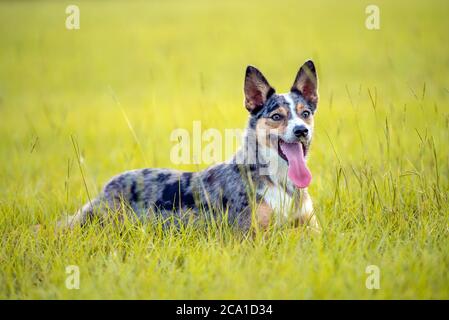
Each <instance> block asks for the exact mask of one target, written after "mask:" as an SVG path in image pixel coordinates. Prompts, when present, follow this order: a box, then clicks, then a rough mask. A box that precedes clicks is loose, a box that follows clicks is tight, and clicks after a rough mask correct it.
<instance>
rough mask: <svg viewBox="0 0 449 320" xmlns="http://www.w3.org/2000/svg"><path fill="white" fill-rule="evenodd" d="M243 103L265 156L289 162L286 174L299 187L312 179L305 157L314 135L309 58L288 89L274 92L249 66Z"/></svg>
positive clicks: (314, 84) (315, 93)
mask: <svg viewBox="0 0 449 320" xmlns="http://www.w3.org/2000/svg"><path fill="white" fill-rule="evenodd" d="M244 91H245V106H246V108H247V109H248V111H249V112H250V129H252V130H254V132H255V133H256V137H257V143H258V146H259V148H261V149H263V153H265V160H266V161H269V162H273V161H277V163H279V164H281V165H282V164H284V165H285V164H287V165H288V176H289V178H290V180H292V182H293V183H294V184H295V185H296V186H297V187H298V188H305V187H307V186H308V185H309V183H310V180H311V174H310V171H309V170H308V169H307V166H306V164H305V159H306V157H307V155H308V152H309V148H310V143H311V141H312V135H313V116H314V114H315V112H316V109H317V104H318V78H317V75H316V70H315V66H314V64H313V62H312V61H310V60H309V61H307V62H306V63H304V64H303V65H302V67H301V68H300V69H299V71H298V73H297V75H296V78H295V81H294V82H293V85H292V87H291V89H290V92H288V93H283V94H277V93H276V92H275V90H274V88H273V87H272V86H270V84H269V83H268V81H267V79H265V77H264V76H263V74H262V73H261V72H260V71H259V70H258V69H256V68H255V67H252V66H248V67H247V69H246V75H245V86H244Z"/></svg>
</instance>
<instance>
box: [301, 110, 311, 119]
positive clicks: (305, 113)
mask: <svg viewBox="0 0 449 320" xmlns="http://www.w3.org/2000/svg"><path fill="white" fill-rule="evenodd" d="M301 116H302V117H303V118H304V119H307V118H308V117H310V111H307V110H305V111H303V112H302V113H301Z"/></svg>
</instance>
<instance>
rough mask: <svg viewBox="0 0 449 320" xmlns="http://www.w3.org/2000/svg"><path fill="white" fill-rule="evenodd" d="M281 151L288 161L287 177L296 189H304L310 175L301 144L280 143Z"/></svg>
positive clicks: (310, 178)
mask: <svg viewBox="0 0 449 320" xmlns="http://www.w3.org/2000/svg"><path fill="white" fill-rule="evenodd" d="M281 150H282V152H283V153H284V155H285V156H286V157H287V159H288V177H289V178H290V179H291V180H292V181H293V183H294V184H295V186H297V187H298V188H306V187H307V186H308V185H309V184H310V181H311V180H312V174H311V173H310V171H309V169H308V168H307V166H306V160H305V159H304V152H303V150H302V144H301V143H282V144H281Z"/></svg>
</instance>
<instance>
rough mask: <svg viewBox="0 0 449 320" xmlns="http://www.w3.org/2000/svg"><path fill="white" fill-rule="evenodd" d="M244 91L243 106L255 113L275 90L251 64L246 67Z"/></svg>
mask: <svg viewBox="0 0 449 320" xmlns="http://www.w3.org/2000/svg"><path fill="white" fill-rule="evenodd" d="M244 91H245V107H246V109H248V111H249V112H251V113H252V114H255V113H257V112H258V111H259V110H260V108H262V107H263V105H264V103H265V102H266V101H267V99H268V98H269V97H271V96H272V95H273V94H274V92H275V90H274V88H272V87H271V86H270V84H269V83H268V81H267V79H265V77H264V76H263V74H262V72H260V71H259V70H257V68H255V67H253V66H248V67H247V68H246V74H245V86H244Z"/></svg>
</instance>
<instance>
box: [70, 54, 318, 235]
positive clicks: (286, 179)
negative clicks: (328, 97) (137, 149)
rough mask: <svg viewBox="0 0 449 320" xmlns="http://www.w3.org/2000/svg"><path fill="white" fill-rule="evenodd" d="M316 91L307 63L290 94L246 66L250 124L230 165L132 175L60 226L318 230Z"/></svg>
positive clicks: (115, 182) (142, 171)
mask: <svg viewBox="0 0 449 320" xmlns="http://www.w3.org/2000/svg"><path fill="white" fill-rule="evenodd" d="M317 89H318V79H317V75H316V70H315V66H314V64H313V62H312V61H307V62H305V63H304V65H303V66H302V67H301V68H300V69H299V71H298V73H297V75H296V78H295V81H294V83H293V86H292V87H291V90H290V92H288V93H284V94H277V93H276V92H275V90H274V88H273V87H271V86H270V85H269V83H268V81H267V80H266V79H265V77H264V76H263V74H262V73H261V72H260V71H259V70H258V69H256V68H255V67H252V66H248V67H247V69H246V75H245V83H244V93H245V106H246V109H247V110H248V111H249V122H248V127H247V129H246V132H245V137H244V141H243V146H242V147H241V149H239V150H238V151H237V153H236V154H235V155H234V156H233V157H232V159H230V160H229V161H226V162H224V163H220V164H217V165H213V166H211V167H209V168H207V169H206V170H204V171H200V172H181V171H176V170H170V169H150V168H148V169H139V170H132V171H127V172H125V173H122V174H120V175H118V176H116V177H114V178H112V180H110V181H109V182H108V183H107V184H106V186H105V187H104V189H103V191H102V192H101V194H100V195H99V196H98V197H97V198H95V199H93V200H92V201H89V202H88V203H87V204H86V205H85V206H84V207H83V208H82V209H81V210H79V211H78V212H77V213H76V214H75V215H73V216H69V217H67V218H66V219H64V221H61V222H62V223H63V225H65V226H69V227H73V226H75V225H84V224H85V223H86V222H87V221H88V220H90V219H92V218H94V217H97V218H99V219H101V220H103V219H105V218H107V217H108V216H109V217H110V216H113V215H114V213H118V216H119V217H120V216H121V217H125V216H126V217H129V216H132V217H136V218H138V219H140V220H146V219H151V218H156V219H157V218H161V219H163V220H164V221H175V222H176V223H178V222H190V221H194V222H195V221H201V220H204V219H206V220H207V219H208V218H211V217H212V218H214V219H223V218H225V219H226V220H227V222H229V223H230V224H232V225H235V226H237V227H238V228H240V229H243V230H248V229H249V228H250V227H251V226H259V227H262V228H266V227H268V226H269V225H270V223H272V222H273V221H275V222H281V223H283V222H297V223H300V224H305V225H307V226H308V227H311V228H313V229H319V224H318V221H317V219H316V217H315V215H314V214H313V207H312V201H311V199H310V196H309V194H308V193H307V187H308V185H309V184H310V181H311V173H310V171H309V169H308V168H307V166H306V157H307V156H308V153H309V149H310V143H311V140H312V134H313V125H314V123H313V116H314V114H315V111H316V109H317V103H318V92H317ZM130 213H132V214H130Z"/></svg>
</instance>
